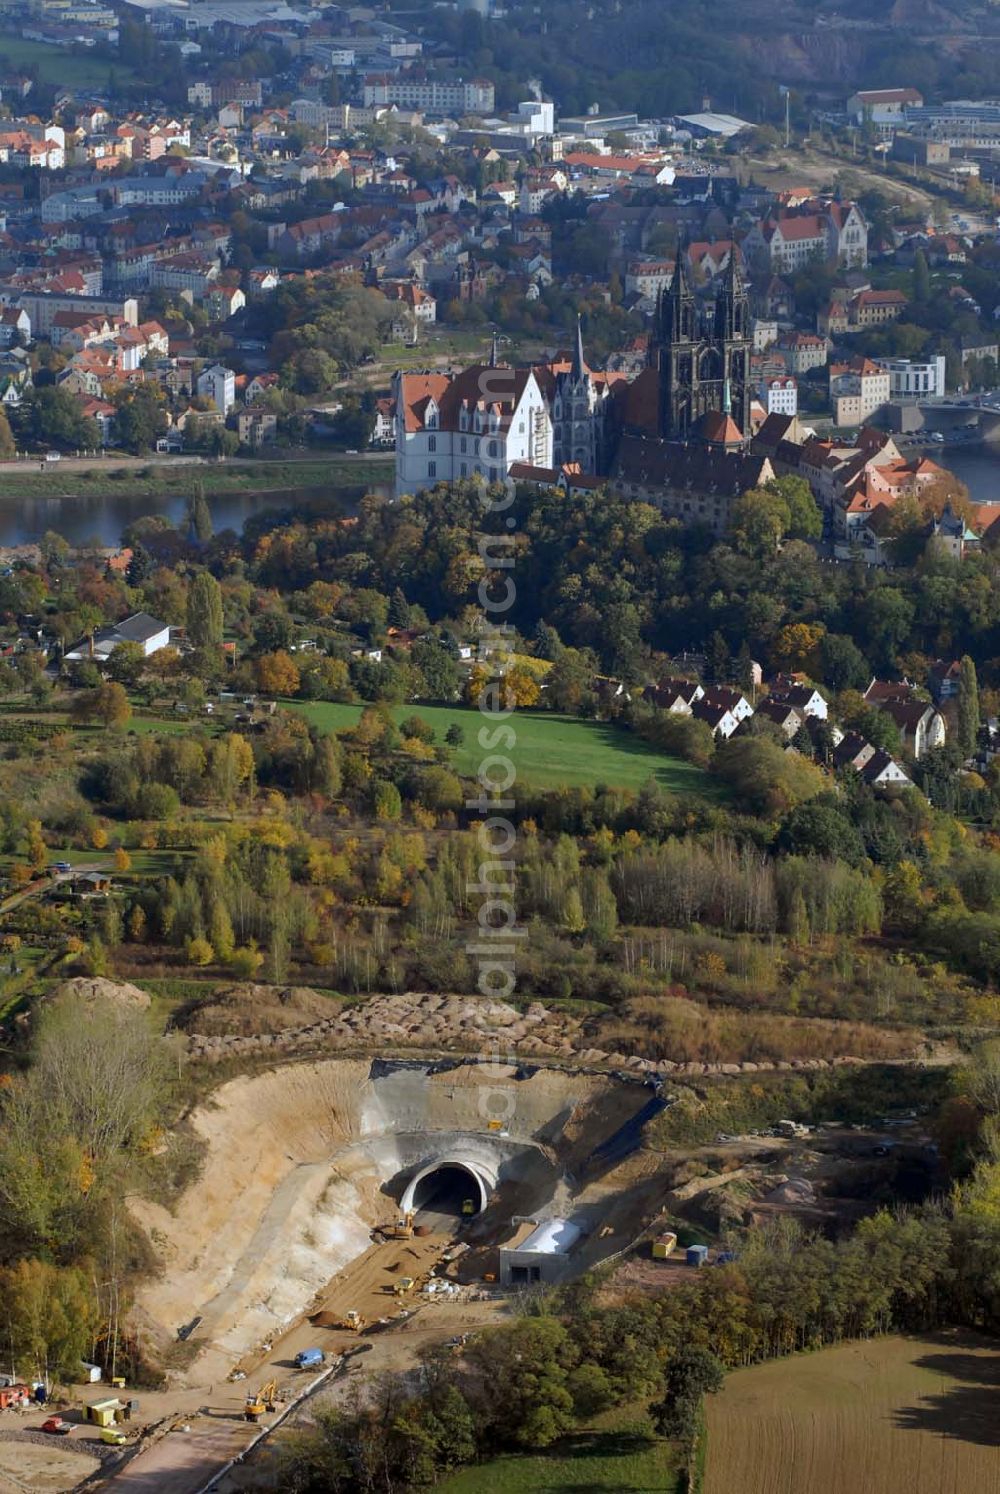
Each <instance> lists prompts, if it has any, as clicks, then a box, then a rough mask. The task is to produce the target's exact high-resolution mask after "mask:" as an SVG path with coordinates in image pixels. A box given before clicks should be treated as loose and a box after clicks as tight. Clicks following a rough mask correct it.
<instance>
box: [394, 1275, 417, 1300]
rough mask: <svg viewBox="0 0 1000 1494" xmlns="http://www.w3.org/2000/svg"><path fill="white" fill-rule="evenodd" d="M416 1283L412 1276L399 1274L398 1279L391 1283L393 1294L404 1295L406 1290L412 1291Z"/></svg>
mask: <svg viewBox="0 0 1000 1494" xmlns="http://www.w3.org/2000/svg"><path fill="white" fill-rule="evenodd" d="M416 1284H417V1283H416V1280H415V1279H414V1278H413V1277H412V1276H401V1277H400V1278H399V1280H398V1281H397V1282H394V1284H393V1288H392V1291H393V1295H394V1296H396V1297H405V1296H406V1294H407V1292H412V1291H413V1288H414V1287H415V1286H416Z"/></svg>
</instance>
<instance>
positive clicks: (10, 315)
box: [0, 306, 31, 348]
mask: <svg viewBox="0 0 1000 1494" xmlns="http://www.w3.org/2000/svg"><path fill="white" fill-rule="evenodd" d="M30 341H31V318H30V317H29V315H28V313H27V312H26V311H25V309H24V307H23V306H4V307H3V308H2V310H0V348H10V347H23V346H25V345H26V344H27V343H29V342H30Z"/></svg>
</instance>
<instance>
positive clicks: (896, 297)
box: [847, 290, 907, 327]
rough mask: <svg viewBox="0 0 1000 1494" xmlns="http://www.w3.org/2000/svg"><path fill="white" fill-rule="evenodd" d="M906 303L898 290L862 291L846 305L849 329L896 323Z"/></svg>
mask: <svg viewBox="0 0 1000 1494" xmlns="http://www.w3.org/2000/svg"><path fill="white" fill-rule="evenodd" d="M906 305H907V301H906V297H905V296H904V295H903V292H902V291H898V290H863V291H859V292H858V294H857V295H856V296H853V297H852V298H851V300H850V302H849V303H848V308H847V314H848V317H849V319H850V325H851V327H879V326H882V325H883V323H885V322H896V321H898V320H899V318H900V317H901V316H902V314H903V312H904V311H905V309H906Z"/></svg>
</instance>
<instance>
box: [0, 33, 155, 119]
mask: <svg viewBox="0 0 1000 1494" xmlns="http://www.w3.org/2000/svg"><path fill="white" fill-rule="evenodd" d="M0 59H3V60H4V61H5V62H7V63H9V65H10V66H11V67H13V68H27V67H32V66H34V67H37V69H38V76H39V78H40V79H41V81H42V82H43V83H60V84H63V85H65V86H66V87H69V88H105V87H106V86H107V82H108V74H109V73H110V72H111V71H112V69H113V70H114V74H115V77H116V78H117V79H118V80H119V82H120V83H130V82H131V81H132V80H133V78H134V77H135V73H134V71H133V70H132V68H130V67H124V66H122V65H121V64H120V63H117V62H115V63H112V62H110V61H109V60H108V59H107V58H106V57H85V56H82V55H79V54H76V53H73V52H70V51H69V50H68V49H67V48H66V47H48V46H46V45H45V43H44V42H36V41H27V40H26V39H25V38H24V37H21V36H17V35H11V33H10V32H8V31H4V32H2V33H0ZM29 103H30V100H29Z"/></svg>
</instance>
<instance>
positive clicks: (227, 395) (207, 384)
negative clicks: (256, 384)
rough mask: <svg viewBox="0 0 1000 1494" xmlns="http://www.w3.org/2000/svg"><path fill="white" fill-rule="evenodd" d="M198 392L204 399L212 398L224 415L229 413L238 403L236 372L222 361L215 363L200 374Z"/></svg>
mask: <svg viewBox="0 0 1000 1494" xmlns="http://www.w3.org/2000/svg"><path fill="white" fill-rule="evenodd" d="M198 393H199V394H200V395H201V396H202V398H203V399H210V400H211V401H212V403H213V404H214V405H215V408H216V409H217V410H219V411H221V413H222V414H223V415H228V414H229V411H230V410H231V409H232V408H233V405H235V403H236V375H235V373H234V372H233V370H232V369H231V368H223V366H222V364H221V363H213V364H212V366H211V367H210V368H206V369H204V370H203V371H202V372H201V373H200V374H199V375H198Z"/></svg>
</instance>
